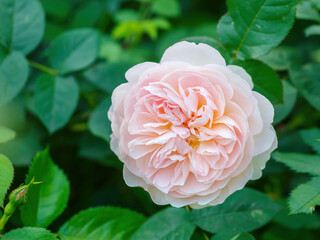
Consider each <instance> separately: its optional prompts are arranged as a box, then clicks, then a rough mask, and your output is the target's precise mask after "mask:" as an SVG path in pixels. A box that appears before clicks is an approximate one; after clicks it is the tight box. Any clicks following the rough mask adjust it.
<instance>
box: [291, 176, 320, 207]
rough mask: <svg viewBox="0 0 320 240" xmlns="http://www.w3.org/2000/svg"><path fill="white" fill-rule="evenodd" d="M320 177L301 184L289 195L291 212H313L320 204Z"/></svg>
mask: <svg viewBox="0 0 320 240" xmlns="http://www.w3.org/2000/svg"><path fill="white" fill-rule="evenodd" d="M319 186H320V177H316V178H314V179H312V180H311V181H309V182H307V183H304V184H300V185H299V186H298V187H297V188H296V189H294V190H293V191H292V192H291V194H290V197H289V207H290V212H291V213H312V212H313V211H314V208H315V206H316V205H320V188H319Z"/></svg>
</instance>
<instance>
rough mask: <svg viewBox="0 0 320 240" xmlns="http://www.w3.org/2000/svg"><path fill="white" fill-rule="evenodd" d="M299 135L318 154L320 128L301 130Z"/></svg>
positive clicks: (319, 149) (319, 151) (319, 150)
mask: <svg viewBox="0 0 320 240" xmlns="http://www.w3.org/2000/svg"><path fill="white" fill-rule="evenodd" d="M300 136H301V137H302V139H303V141H304V142H305V143H306V144H308V145H309V146H310V147H312V149H313V150H314V151H316V152H317V153H318V154H320V129H319V128H312V129H308V130H301V131H300Z"/></svg>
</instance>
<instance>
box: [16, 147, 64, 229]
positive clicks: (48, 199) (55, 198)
mask: <svg viewBox="0 0 320 240" xmlns="http://www.w3.org/2000/svg"><path fill="white" fill-rule="evenodd" d="M33 177H35V181H37V182H42V183H41V184H39V185H34V186H33V187H32V188H31V189H30V191H29V193H28V199H27V202H26V204H24V205H23V206H22V207H21V208H20V210H21V211H20V213H21V219H22V222H23V224H24V225H25V226H33V227H47V226H49V225H50V224H51V223H52V222H53V221H54V220H55V219H56V218H57V217H58V216H59V215H60V214H61V213H62V212H63V210H64V209H65V207H66V205H67V202H68V198H69V193H70V184H69V181H68V179H67V177H66V175H65V174H64V173H63V171H62V170H61V169H60V168H59V167H58V166H57V165H55V164H54V162H53V161H52V160H51V158H50V156H49V149H45V150H44V151H42V152H40V153H38V154H37V156H36V157H35V158H34V160H33V162H32V164H31V166H30V168H29V172H28V175H27V178H26V181H25V182H26V183H29V182H30V181H31V179H32V178H33Z"/></svg>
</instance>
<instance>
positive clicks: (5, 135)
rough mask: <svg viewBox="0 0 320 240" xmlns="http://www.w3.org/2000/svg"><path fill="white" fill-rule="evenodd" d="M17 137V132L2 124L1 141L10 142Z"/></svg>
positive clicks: (0, 130) (0, 127)
mask: <svg viewBox="0 0 320 240" xmlns="http://www.w3.org/2000/svg"><path fill="white" fill-rule="evenodd" d="M15 137H16V132H15V131H13V130H11V129H10V128H7V127H4V126H0V143H5V142H8V141H10V140H12V139H14V138H15Z"/></svg>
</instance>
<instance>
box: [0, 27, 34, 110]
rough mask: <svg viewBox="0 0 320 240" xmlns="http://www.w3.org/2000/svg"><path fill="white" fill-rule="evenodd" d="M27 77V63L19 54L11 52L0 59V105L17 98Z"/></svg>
mask: <svg viewBox="0 0 320 240" xmlns="http://www.w3.org/2000/svg"><path fill="white" fill-rule="evenodd" d="M0 28H1V27H0ZM0 41H1V39H0ZM28 75H29V67H28V63H27V61H26V59H25V57H24V56H23V55H22V54H21V53H19V52H11V53H10V54H9V55H7V56H6V57H5V58H4V59H3V60H2V61H1V59H0V105H4V104H6V103H7V102H9V101H10V100H12V99H13V98H14V97H15V96H17V94H18V93H19V92H20V91H21V90H22V89H23V87H24V85H25V84H26V82H27V78H28Z"/></svg>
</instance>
